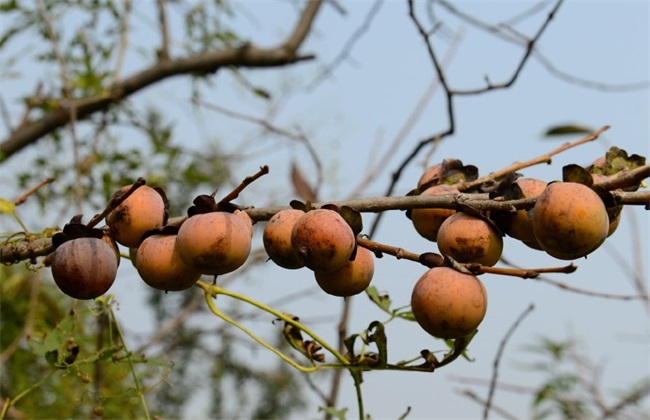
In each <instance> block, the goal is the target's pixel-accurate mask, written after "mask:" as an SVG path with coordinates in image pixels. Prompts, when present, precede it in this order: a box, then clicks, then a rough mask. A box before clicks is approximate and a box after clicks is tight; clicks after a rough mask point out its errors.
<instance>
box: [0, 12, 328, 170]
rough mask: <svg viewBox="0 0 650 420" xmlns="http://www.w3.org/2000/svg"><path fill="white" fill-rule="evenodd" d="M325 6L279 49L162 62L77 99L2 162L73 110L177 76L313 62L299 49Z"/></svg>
mask: <svg viewBox="0 0 650 420" xmlns="http://www.w3.org/2000/svg"><path fill="white" fill-rule="evenodd" d="M321 3H322V2H321V1H320V0H313V1H309V2H307V5H306V7H305V10H304V12H303V13H302V15H301V17H300V19H299V20H298V23H297V24H296V26H295V28H294V30H293V32H292V33H291V34H290V35H289V37H288V38H287V39H286V40H285V41H284V42H283V43H282V44H280V45H278V46H276V47H273V48H258V47H256V46H255V45H252V44H245V45H242V46H239V47H234V48H229V49H226V50H221V51H210V52H207V53H204V54H200V55H195V56H190V57H184V58H179V59H176V60H166V61H159V62H157V63H155V64H154V65H152V66H151V67H149V68H146V69H144V70H142V71H140V72H138V73H136V74H134V75H132V76H130V77H128V78H126V79H124V80H122V81H120V82H118V83H116V84H114V85H113V86H112V87H111V88H109V89H108V90H107V91H106V92H104V93H102V94H99V95H95V96H90V97H84V98H77V99H74V100H72V101H70V103H69V104H67V106H66V107H60V108H58V109H55V110H54V111H52V112H50V113H49V114H47V115H45V116H43V117H41V118H39V119H36V120H31V121H30V120H28V121H26V122H24V123H23V124H21V125H20V126H19V127H17V128H16V130H15V131H14V132H13V133H12V134H10V136H9V137H7V138H5V139H4V140H3V141H2V142H0V161H1V160H4V159H7V158H9V157H10V156H12V155H14V154H15V153H17V152H19V151H20V150H22V149H23V148H25V147H26V146H28V145H30V144H32V143H34V142H36V141H38V140H39V139H40V138H41V137H44V136H46V135H48V134H50V133H52V132H53V131H55V130H57V129H59V128H61V127H63V126H65V125H66V124H68V123H69V122H70V121H71V117H72V112H71V110H75V117H76V118H77V119H79V120H81V119H84V118H87V117H89V116H90V115H91V114H93V113H95V112H98V111H103V110H106V109H108V108H109V107H110V106H111V105H112V104H115V103H119V102H121V101H123V100H124V99H125V98H127V97H128V96H130V95H133V94H134V93H136V92H138V91H140V90H142V89H144V88H146V87H149V86H151V85H153V84H155V83H157V82H160V81H161V80H164V79H168V78H170V77H173V76H178V75H186V74H193V73H214V72H216V71H217V70H219V69H220V68H222V67H251V68H265V67H277V66H284V65H287V64H293V63H296V62H299V61H303V60H309V59H313V58H314V56H313V55H301V54H298V48H299V47H300V46H301V45H302V43H303V41H304V40H305V38H306V37H307V35H308V34H309V30H310V28H311V26H312V24H313V22H314V19H315V17H316V14H317V12H318V10H319V9H320V6H321Z"/></svg>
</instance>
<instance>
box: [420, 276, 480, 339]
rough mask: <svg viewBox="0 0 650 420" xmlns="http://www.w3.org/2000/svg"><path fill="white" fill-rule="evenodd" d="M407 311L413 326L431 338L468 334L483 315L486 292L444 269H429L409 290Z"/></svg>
mask: <svg viewBox="0 0 650 420" xmlns="http://www.w3.org/2000/svg"><path fill="white" fill-rule="evenodd" d="M411 310H412V311H413V316H414V317H415V320H416V321H417V323H418V324H419V325H420V326H421V327H422V329H424V330H425V331H426V332H428V333H429V334H431V335H432V336H434V337H438V338H443V339H452V338H460V337H464V336H466V335H469V334H471V333H472V332H474V330H476V329H477V328H478V326H479V324H480V323H481V322H482V321H483V318H484V317H485V313H486V312H487V291H486V290H485V287H484V286H483V283H481V281H480V280H479V279H478V278H477V277H475V276H473V275H470V274H464V273H461V272H458V271H456V270H454V269H452V268H448V267H436V268H431V269H429V271H427V272H426V273H424V274H423V275H422V277H420V279H419V280H418V281H417V283H416V284H415V286H414V287H413V293H412V294H411Z"/></svg>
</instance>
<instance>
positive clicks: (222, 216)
mask: <svg viewBox="0 0 650 420" xmlns="http://www.w3.org/2000/svg"><path fill="white" fill-rule="evenodd" d="M176 246H177V248H178V252H179V254H180V256H181V258H182V259H183V260H184V261H185V263H186V264H188V265H189V266H191V267H193V268H194V269H195V270H196V271H198V272H200V273H202V274H210V275H219V274H225V273H230V272H232V271H235V270H236V269H238V268H239V267H241V266H242V265H243V264H244V262H246V260H247V259H248V256H249V254H250V251H251V227H250V226H249V224H247V223H246V221H245V220H244V219H242V218H241V217H239V216H236V215H234V214H232V213H228V212H223V211H215V212H210V213H201V214H196V215H194V216H192V217H189V218H188V219H187V220H185V221H184V222H183V224H182V225H181V227H180V228H179V230H178V235H177V236H176Z"/></svg>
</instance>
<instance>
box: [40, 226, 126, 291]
mask: <svg viewBox="0 0 650 420" xmlns="http://www.w3.org/2000/svg"><path fill="white" fill-rule="evenodd" d="M50 265H51V268H52V277H53V278H54V282H55V283H56V285H57V286H58V287H59V289H61V291H62V292H63V293H65V294H66V295H68V296H71V297H73V298H75V299H95V298H97V297H99V296H101V295H103V294H104V293H106V292H107V291H108V289H110V288H111V286H112V285H113V282H114V281H115V277H116V276H117V258H115V252H114V251H113V249H112V248H111V246H110V245H108V244H107V243H106V242H104V241H103V240H101V239H97V238H78V239H72V240H69V241H67V242H64V243H63V244H61V245H60V246H59V247H58V248H57V249H56V250H55V251H54V252H53V253H52V254H51V257H50Z"/></svg>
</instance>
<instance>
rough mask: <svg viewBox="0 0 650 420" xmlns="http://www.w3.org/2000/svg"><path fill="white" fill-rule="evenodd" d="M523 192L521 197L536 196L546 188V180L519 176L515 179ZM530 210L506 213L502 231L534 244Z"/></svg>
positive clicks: (532, 245) (531, 244)
mask: <svg viewBox="0 0 650 420" xmlns="http://www.w3.org/2000/svg"><path fill="white" fill-rule="evenodd" d="M515 184H517V185H518V186H519V188H520V189H521V192H522V194H523V198H527V197H536V196H538V195H540V194H541V193H542V192H543V191H544V190H545V189H546V185H547V183H546V181H542V180H541V179H536V178H519V179H518V180H517V181H515ZM531 215H532V211H528V210H525V209H521V210H517V212H516V213H514V214H508V215H506V221H505V223H504V231H505V233H506V234H507V235H508V236H511V237H513V238H515V239H519V240H520V241H522V242H524V243H528V244H530V245H529V246H531V247H534V246H535V242H536V239H535V234H534V233H533V219H532V217H531Z"/></svg>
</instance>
